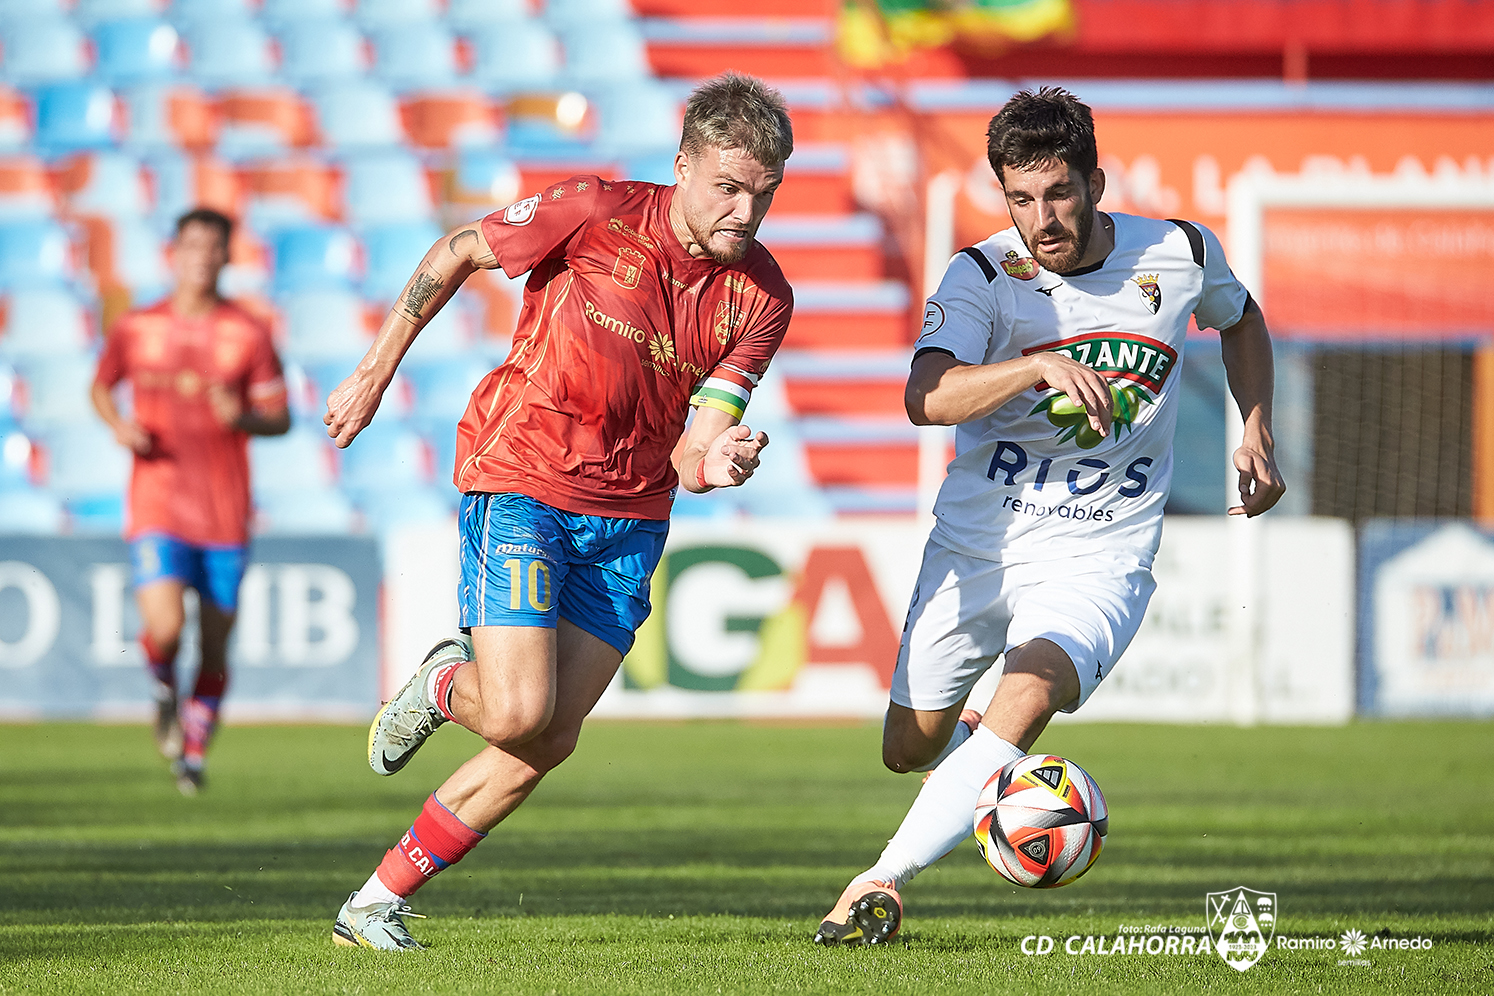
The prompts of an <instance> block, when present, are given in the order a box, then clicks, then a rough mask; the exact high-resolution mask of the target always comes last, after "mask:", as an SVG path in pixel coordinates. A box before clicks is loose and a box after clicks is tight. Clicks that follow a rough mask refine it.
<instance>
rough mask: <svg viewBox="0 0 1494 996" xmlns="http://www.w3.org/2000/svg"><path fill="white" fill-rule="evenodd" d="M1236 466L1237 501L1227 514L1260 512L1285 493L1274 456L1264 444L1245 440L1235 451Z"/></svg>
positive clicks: (1256, 513)
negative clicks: (1238, 476)
mask: <svg viewBox="0 0 1494 996" xmlns="http://www.w3.org/2000/svg"><path fill="white" fill-rule="evenodd" d="M1235 469H1236V470H1238V471H1239V472H1240V504H1238V505H1236V506H1235V507H1234V508H1231V509H1230V510H1229V514H1230V515H1249V516H1255V515H1260V514H1261V513H1262V512H1264V511H1266V510H1267V509H1269V508H1270V507H1271V506H1272V505H1275V504H1276V503H1277V502H1278V501H1280V500H1281V496H1282V495H1284V494H1286V482H1285V481H1283V480H1282V478H1281V471H1279V470H1277V469H1276V458H1275V456H1273V455H1272V454H1271V452H1270V450H1269V449H1267V448H1266V447H1262V446H1257V445H1253V444H1250V443H1246V444H1245V445H1244V446H1241V447H1240V448H1239V449H1237V450H1235Z"/></svg>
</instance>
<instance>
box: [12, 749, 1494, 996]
mask: <svg viewBox="0 0 1494 996" xmlns="http://www.w3.org/2000/svg"><path fill="white" fill-rule="evenodd" d="M1491 733H1494V730H1491V728H1490V726H1489V725H1488V724H1477V723H1451V722H1449V723H1421V724H1410V723H1386V724H1372V723H1364V724H1357V725H1354V726H1350V727H1348V728H1346V729H1332V730H1317V729H1276V728H1262V729H1251V730H1239V729H1232V728H1217V727H1215V728H1203V727H1160V726H1120V725H1115V726H1111V725H1107V726H1083V725H1075V726H1063V727H1058V728H1055V729H1053V730H1051V731H1049V733H1048V734H1047V735H1046V736H1045V737H1044V739H1043V740H1042V741H1040V743H1039V747H1040V748H1041V749H1043V750H1046V751H1050V752H1053V753H1060V754H1064V755H1066V756H1069V757H1072V758H1074V759H1075V760H1077V761H1079V762H1080V763H1081V764H1083V765H1084V766H1085V767H1086V768H1087V769H1088V770H1089V771H1090V772H1091V773H1092V774H1093V775H1094V776H1095V778H1096V780H1097V781H1098V782H1099V783H1100V785H1101V787H1102V788H1103V789H1104V791H1105V792H1106V795H1107V798H1108V800H1109V803H1110V807H1111V831H1110V838H1109V842H1108V843H1107V845H1106V847H1105V851H1104V854H1103V855H1102V857H1101V858H1100V861H1099V863H1098V864H1097V865H1096V866H1095V868H1094V869H1093V870H1092V871H1091V872H1090V873H1089V875H1087V876H1086V877H1085V878H1083V879H1081V880H1080V881H1079V882H1077V883H1076V884H1074V885H1072V886H1069V887H1067V888H1064V889H1058V890H1053V891H1051V892H1036V891H1025V890H1018V889H1015V888H1013V887H1011V886H1009V885H1004V884H1003V883H1002V882H1001V881H1000V880H999V879H998V878H997V877H996V876H995V874H994V873H992V872H991V871H989V870H988V869H986V868H985V867H984V865H983V863H982V862H981V860H980V858H979V855H978V854H977V852H976V851H975V848H974V846H973V844H971V843H969V842H967V843H966V844H963V845H961V846H960V847H959V848H958V849H957V850H956V851H955V852H954V853H953V854H951V855H950V856H948V857H947V858H945V859H944V860H943V861H942V862H940V863H939V864H938V865H936V866H935V867H934V868H933V869H931V870H929V871H928V872H926V873H925V874H924V875H923V876H921V877H920V878H919V879H918V880H917V881H916V882H914V883H913V884H912V885H911V886H910V887H909V888H908V889H907V890H906V892H905V894H904V899H905V902H906V906H907V920H906V921H905V926H904V929H903V934H902V943H897V944H894V945H892V946H890V947H888V948H886V949H876V948H872V949H837V950H823V949H819V948H815V947H813V946H812V945H811V944H810V943H809V936H810V934H811V933H812V931H813V929H814V926H815V924H816V923H817V922H818V920H819V917H820V916H821V914H823V913H824V912H825V910H826V909H827V908H828V907H829V906H830V904H831V903H832V902H833V901H834V899H835V897H836V896H837V895H838V894H839V892H840V890H841V888H842V886H844V884H845V882H846V881H847V880H848V878H849V877H850V876H851V875H852V874H854V873H855V872H857V871H860V870H861V869H862V868H864V867H865V866H866V865H868V864H869V863H870V862H871V860H872V858H874V857H875V855H876V854H877V852H878V850H879V849H880V847H881V845H882V843H883V841H884V840H885V839H886V838H887V837H888V836H889V835H890V834H891V832H892V830H893V829H894V828H895V827H896V825H897V822H898V820H899V819H900V818H901V816H902V814H903V812H904V810H905V808H906V806H907V804H908V802H909V801H910V800H911V799H912V797H913V795H914V794H915V793H916V791H917V788H918V783H917V780H916V778H913V777H897V776H894V775H892V774H890V773H888V772H886V771H884V770H883V769H882V767H881V765H880V763H879V760H878V752H877V741H878V735H879V734H878V729H877V727H876V726H875V725H856V726H791V725H766V724H764V725H756V724H742V723H680V724H632V723H596V724H593V725H592V726H590V727H589V728H588V730H587V731H586V733H585V734H584V735H583V738H582V742H581V748H580V750H579V751H578V752H577V754H576V756H575V757H573V758H572V759H571V760H570V761H569V762H568V763H567V764H566V765H565V766H563V767H562V768H561V769H560V770H558V771H557V772H555V773H554V774H553V775H552V776H551V777H550V778H549V779H547V780H546V781H545V782H544V783H543V784H542V785H541V786H540V788H539V790H538V791H537V792H536V793H535V795H534V796H533V798H532V799H531V800H530V801H529V803H528V804H527V805H525V806H524V807H523V808H522V809H521V810H519V812H518V813H517V814H516V815H515V816H514V817H513V818H512V819H510V821H509V822H508V823H506V824H505V825H503V826H502V827H500V828H499V829H498V830H497V831H496V832H494V833H493V834H492V835H491V837H490V839H489V840H487V841H485V842H484V843H483V844H482V845H481V846H480V847H478V849H477V850H476V851H475V852H473V854H472V855H471V856H470V857H468V858H467V859H466V860H465V861H464V862H463V863H462V864H460V865H458V866H456V867H454V868H453V869H452V870H450V871H448V872H446V873H445V874H443V875H442V876H441V877H440V878H438V879H437V880H436V881H434V882H433V883H432V884H430V885H428V886H427V887H426V888H425V889H424V890H423V891H422V892H421V893H420V894H419V895H417V896H416V897H415V902H414V905H415V907H416V909H417V910H418V911H420V912H422V913H426V914H428V915H429V917H430V919H427V920H415V921H412V927H413V929H414V932H415V934H416V936H417V937H419V938H421V939H423V940H424V941H426V942H427V943H428V944H429V945H430V950H429V951H427V952H424V953H417V954H411V955H405V956H390V955H384V954H380V953H378V952H371V951H362V950H350V949H346V948H336V947H333V945H332V943H331V940H330V926H331V921H332V917H333V915H334V914H335V912H336V910H337V908H338V906H339V905H340V904H341V903H342V901H343V900H344V899H345V898H346V897H347V894H348V892H349V891H350V890H351V889H353V888H354V887H356V886H357V885H359V884H361V882H362V881H363V879H364V878H365V877H366V876H367V875H368V873H369V872H370V870H371V869H372V868H373V866H374V865H375V864H376V863H377V861H378V860H379V857H380V855H381V854H382V852H383V851H384V849H385V848H387V847H388V846H389V845H390V843H391V842H392V841H393V840H394V839H395V838H396V837H397V836H398V835H399V834H400V833H401V832H402V831H403V830H404V829H405V828H406V827H407V826H408V825H409V823H410V820H411V819H413V817H414V815H415V813H416V812H417V811H418V809H419V807H420V804H421V800H422V799H423V798H424V797H425V795H426V794H427V793H428V792H429V791H430V790H431V789H432V788H433V787H434V786H435V785H436V784H437V783H438V782H439V781H440V779H441V778H442V777H444V776H445V775H446V774H447V773H448V772H450V771H451V770H452V769H453V768H454V767H455V766H456V765H457V763H459V762H460V761H461V760H462V759H463V758H464V757H465V756H467V755H468V754H469V753H471V752H472V751H473V750H474V749H475V747H476V746H477V743H478V742H477V741H476V739H475V738H473V737H472V736H471V735H470V734H467V733H465V732H464V731H461V730H456V729H447V730H443V731H442V732H441V733H439V734H437V736H436V737H435V738H434V739H433V740H432V741H431V743H430V744H429V745H428V746H427V747H426V748H425V750H424V751H423V752H422V754H421V755H420V756H419V757H418V758H417V759H416V760H415V762H414V763H413V764H412V765H411V766H410V767H409V768H408V769H406V770H405V771H404V772H402V773H401V774H399V775H397V776H395V777H393V778H378V777H376V776H375V775H373V774H372V773H371V772H370V771H369V770H368V768H367V766H366V764H365V763H364V761H363V758H362V752H363V741H364V732H363V731H362V730H360V729H353V728H346V727H293V726H292V727H245V728H229V729H227V730H225V731H224V732H223V733H222V735H221V737H220V739H219V742H218V744H217V745H216V748H215V752H214V755H213V766H212V768H211V772H210V773H211V778H212V781H211V783H210V785H209V788H208V791H207V792H206V793H204V794H203V795H202V796H200V797H198V798H196V799H184V798H182V797H180V796H179V795H177V793H176V791H175V789H174V788H173V787H172V784H171V782H170V779H169V778H168V777H167V774H166V771H165V766H164V764H163V763H162V762H161V761H160V760H159V759H158V758H157V757H155V755H154V753H153V747H152V745H151V743H150V737H149V735H148V733H147V732H146V731H145V729H144V728H141V727H108V726H104V727H96V726H85V725H63V724H57V725H40V726H0V993H16V992H40V991H47V992H71V991H76V992H104V993H132V992H170V993H183V992H199V991H210V992H244V993H274V992H287V993H289V992H316V993H325V992H348V993H385V992H387V993H417V992H502V993H556V994H570V993H639V994H644V993H648V994H653V993H717V992H722V993H739V992H753V993H756V992H791V993H828V992H856V993H875V994H890V993H920V994H921V993H938V992H951V993H955V992H958V993H962V994H967V993H981V994H986V993H1049V992H1085V993H1105V994H1108V993H1169V994H1172V993H1191V992H1208V993H1236V992H1249V993H1271V994H1276V993H1358V992H1392V993H1413V992H1414V993H1489V992H1494V735H1491ZM1236 885H1244V886H1247V887H1250V888H1254V889H1257V890H1262V891H1268V892H1275V893H1276V894H1277V896H1278V902H1279V909H1280V919H1279V922H1278V924H1277V933H1278V934H1282V935H1291V936H1303V935H1316V936H1324V937H1326V936H1333V937H1337V936H1338V935H1339V934H1340V933H1342V932H1343V931H1345V930H1349V929H1359V930H1361V931H1363V932H1364V933H1365V934H1366V935H1370V936H1374V935H1377V934H1383V933H1385V932H1388V935H1387V936H1389V937H1392V938H1411V937H1429V938H1431V941H1432V948H1431V950H1429V951H1400V950H1386V949H1383V948H1381V949H1373V950H1370V951H1367V952H1365V954H1364V955H1362V956H1361V957H1360V958H1359V959H1356V960H1358V961H1361V962H1366V963H1367V964H1347V965H1346V964H1340V961H1341V960H1343V958H1344V955H1343V954H1342V952H1340V951H1337V950H1334V951H1327V952H1324V951H1289V950H1280V949H1274V948H1273V950H1271V951H1269V952H1268V953H1267V954H1266V955H1265V957H1264V958H1263V959H1262V960H1261V961H1260V963H1259V964H1257V965H1256V966H1255V967H1253V968H1251V969H1250V970H1249V971H1247V972H1244V973H1239V972H1236V971H1234V970H1233V969H1231V968H1229V967H1228V966H1226V965H1225V964H1224V963H1223V961H1221V960H1220V959H1219V958H1218V957H1217V956H1216V955H1213V954H1208V955H1206V956H1203V957H1198V956H1193V957H1184V956H1167V955H1165V954H1161V955H1155V956H1151V955H1147V954H1145V953H1135V954H1132V953H1129V952H1126V953H1122V954H1117V955H1104V956H1101V955H1096V954H1083V955H1078V956H1070V955H1068V954H1066V953H1064V951H1063V947H1064V941H1065V939H1066V938H1067V937H1070V936H1073V935H1106V936H1107V937H1109V938H1113V937H1114V936H1116V934H1117V932H1118V930H1119V928H1120V926H1121V925H1123V924H1124V925H1138V924H1158V923H1160V924H1176V925H1180V926H1202V925H1203V923H1204V895H1205V893H1207V892H1210V891H1215V890H1221V889H1225V888H1228V887H1231V886H1236ZM1028 935H1047V936H1052V937H1055V938H1056V939H1057V944H1056V950H1055V951H1054V952H1053V953H1050V954H1044V955H1031V956H1029V955H1024V954H1023V953H1022V950H1021V943H1022V938H1024V937H1026V936H1028ZM1029 946H1031V942H1030V943H1029Z"/></svg>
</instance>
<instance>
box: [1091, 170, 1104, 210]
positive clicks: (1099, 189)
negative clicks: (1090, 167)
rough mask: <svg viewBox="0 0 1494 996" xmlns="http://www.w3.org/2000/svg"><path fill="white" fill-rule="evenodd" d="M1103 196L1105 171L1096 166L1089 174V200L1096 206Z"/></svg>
mask: <svg viewBox="0 0 1494 996" xmlns="http://www.w3.org/2000/svg"><path fill="white" fill-rule="evenodd" d="M1104 196H1105V171H1104V170H1102V169H1100V167H1098V166H1096V167H1095V169H1094V172H1093V173H1091V174H1089V198H1090V200H1092V201H1094V202H1095V203H1096V204H1099V203H1100V198H1102V197H1104Z"/></svg>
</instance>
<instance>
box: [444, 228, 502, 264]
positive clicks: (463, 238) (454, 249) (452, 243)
mask: <svg viewBox="0 0 1494 996" xmlns="http://www.w3.org/2000/svg"><path fill="white" fill-rule="evenodd" d="M469 238H470V239H471V240H472V241H473V242H476V243H478V246H477V247H476V248H478V249H481V250H482V255H481V256H479V257H477V258H476V259H473V260H472V262H474V263H476V264H477V265H478V266H483V267H487V266H493V265H495V264H497V262H498V258H497V257H496V256H494V255H493V251H492V250H491V249H487V248H485V247H483V246H482V244H481V243H482V237H481V236H480V235H478V234H477V229H475V228H464V229H462V230H461V231H460V232H457V233H456V234H455V235H453V236H452V237H451V238H450V239H448V240H447V241H446V248H447V249H450V250H451V254H452V255H453V256H460V255H462V250H461V249H459V248H458V247H459V246H462V245H463V244H465V243H466V242H467V240H468V239H469Z"/></svg>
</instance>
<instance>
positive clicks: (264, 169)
mask: <svg viewBox="0 0 1494 996" xmlns="http://www.w3.org/2000/svg"><path fill="white" fill-rule="evenodd" d="M240 176H241V177H242V179H243V184H244V192H245V193H246V194H247V195H248V197H249V198H250V200H251V201H255V202H270V203H269V206H271V207H281V206H283V207H284V208H285V209H286V212H288V214H289V215H290V216H292V217H293V216H295V214H296V212H297V210H298V208H297V206H299V210H301V211H303V212H304V214H305V216H306V217H315V218H325V219H327V220H329V221H332V220H336V219H338V218H340V217H341V216H342V176H341V174H340V172H339V171H338V170H337V169H336V167H333V166H330V165H328V164H326V163H324V162H321V161H319V160H316V159H312V158H310V157H293V158H288V159H272V160H264V161H261V162H255V163H251V164H249V165H247V166H245V167H243V168H242V169H241V170H240Z"/></svg>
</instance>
